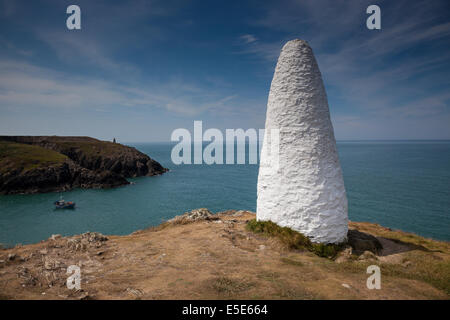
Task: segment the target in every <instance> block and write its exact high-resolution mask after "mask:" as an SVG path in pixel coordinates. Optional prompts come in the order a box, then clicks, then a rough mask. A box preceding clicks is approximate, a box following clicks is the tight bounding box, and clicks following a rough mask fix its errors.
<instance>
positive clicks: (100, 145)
mask: <svg viewBox="0 0 450 320" xmlns="http://www.w3.org/2000/svg"><path fill="white" fill-rule="evenodd" d="M55 143H56V144H57V145H58V146H59V147H60V148H61V149H60V150H61V151H62V152H64V151H67V150H69V149H80V150H81V151H82V152H83V154H85V155H86V156H88V157H91V156H96V155H99V154H101V155H103V156H107V155H111V156H112V155H116V154H118V153H120V152H121V151H123V150H125V149H126V147H124V146H123V145H121V144H118V143H112V142H108V141H99V140H94V139H92V141H55Z"/></svg>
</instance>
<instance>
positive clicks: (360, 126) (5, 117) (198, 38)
mask: <svg viewBox="0 0 450 320" xmlns="http://www.w3.org/2000/svg"><path fill="white" fill-rule="evenodd" d="M70 4H77V5H79V6H80V8H81V16H82V18H81V19H82V21H81V26H82V29H81V30H76V31H69V30H67V28H66V18H67V14H66V8H67V6H69V5H70ZM370 4H377V5H379V6H380V8H381V26H382V29H381V30H368V29H367V28H366V26H365V22H366V18H367V17H368V15H367V14H366V8H367V7H368V6H369V5H370ZM449 13H450V2H449V1H445V0H444V1H438V0H434V1H411V0H408V1H403V0H395V1H392V0H390V1H376V2H375V1H364V0H358V1H348V0H347V1H339V0H333V1H317V0H316V1H310V0H303V1H270V2H269V1H267V2H266V1H139V0H135V1H102V0H96V1H92V0H91V1H81V0H71V1H62V0H46V1H39V2H38V1H32V2H31V1H19V0H0V134H11V135H12V134H23V135H53V134H56V135H87V136H93V137H96V138H100V139H108V140H109V139H112V137H116V138H118V140H119V141H122V142H143V141H168V140H170V134H171V132H172V131H173V130H174V129H176V128H187V129H190V130H192V128H193V121H194V120H203V127H204V129H206V128H219V129H221V130H224V129H225V128H244V129H246V128H263V127H264V120H265V111H266V103H267V96H268V92H269V88H270V82H271V80H272V75H273V71H274V68H275V65H276V60H277V57H278V54H279V52H280V49H281V47H282V46H283V44H284V43H285V42H286V41H288V40H291V39H295V38H301V39H305V40H307V41H308V42H309V43H310V45H311V47H312V48H313V50H314V53H315V55H316V58H317V60H318V64H319V67H320V69H321V72H322V76H323V79H324V82H325V86H326V89H327V94H328V99H329V105H330V111H331V116H332V121H333V125H334V128H335V133H336V138H337V139H340V140H348V139H351V140H360V139H450V90H449V89H450V77H449V74H450V14H449Z"/></svg>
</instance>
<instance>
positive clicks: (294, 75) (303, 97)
mask: <svg viewBox="0 0 450 320" xmlns="http://www.w3.org/2000/svg"><path fill="white" fill-rule="evenodd" d="M274 128H275V129H277V128H278V129H279V130H280V136H279V158H278V163H279V165H278V168H277V167H276V166H273V165H272V166H270V165H267V164H270V163H271V161H272V162H273V160H274V159H273V157H274V153H273V152H272V153H271V154H269V153H270V152H268V151H269V149H270V146H269V139H267V137H268V135H270V129H274ZM257 219H258V220H262V221H267V220H271V221H273V222H275V223H277V224H278V225H281V226H287V227H290V228H292V229H294V230H296V231H299V232H301V233H303V234H304V235H306V236H308V237H309V238H310V239H311V240H312V241H314V242H320V243H339V242H342V241H344V240H345V239H346V237H347V231H348V214H347V196H346V193H345V187H344V180H343V177H342V170H341V166H340V163H339V158H338V154H337V150H336V140H335V137H334V132H333V126H332V124H331V119H330V112H329V109H328V101H327V96H326V93H325V88H324V85H323V82H322V77H321V74H320V71H319V68H318V66H317V62H316V60H315V58H314V55H313V52H312V49H311V48H310V46H309V45H308V43H307V42H306V41H303V40H292V41H289V42H288V43H286V44H285V45H284V47H283V49H282V50H281V54H280V57H279V58H278V63H277V66H276V69H275V74H274V76H273V80H272V84H271V87H270V93H269V99H268V103H267V116H266V130H265V138H264V142H263V147H262V152H261V165H260V169H259V175H258V200H257Z"/></svg>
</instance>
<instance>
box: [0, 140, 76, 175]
mask: <svg viewBox="0 0 450 320" xmlns="http://www.w3.org/2000/svg"><path fill="white" fill-rule="evenodd" d="M65 160H67V157H66V156H65V155H63V154H61V153H58V152H56V151H52V150H49V149H45V148H42V147H39V146H34V145H27V144H22V143H16V142H11V141H0V172H6V171H9V170H14V169H22V171H27V170H31V169H34V168H40V167H47V166H50V165H55V164H59V163H63V162H64V161H65Z"/></svg>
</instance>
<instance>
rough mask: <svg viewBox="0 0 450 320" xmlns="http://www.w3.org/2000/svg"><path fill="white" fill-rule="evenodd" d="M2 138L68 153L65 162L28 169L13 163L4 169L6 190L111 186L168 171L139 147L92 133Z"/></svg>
mask: <svg viewBox="0 0 450 320" xmlns="http://www.w3.org/2000/svg"><path fill="white" fill-rule="evenodd" d="M0 141H8V142H15V143H20V144H27V145H34V146H39V147H42V148H45V149H49V150H52V151H56V152H58V153H60V154H63V155H65V156H66V157H67V158H66V160H65V161H63V162H60V163H53V164H51V165H45V166H37V167H36V168H31V169H28V170H24V168H23V167H21V166H20V165H17V166H14V165H13V166H10V168H8V170H3V171H1V172H0V193H3V194H14V193H38V192H50V191H65V190H70V189H73V188H77V187H81V188H111V187H117V186H121V185H125V184H129V182H128V181H127V179H126V178H130V177H140V176H154V175H159V174H162V173H164V172H166V171H167V169H166V168H164V167H163V166H161V164H159V163H158V162H157V161H155V160H153V159H151V158H150V157H149V156H147V155H145V154H143V153H142V152H140V151H138V150H137V149H135V148H132V147H128V146H124V145H121V144H117V143H112V142H106V141H100V140H96V139H93V138H89V137H56V136H55V137H45V136H39V137H35V136H0ZM2 156H3V157H8V154H7V153H6V154H4V155H2Z"/></svg>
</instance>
